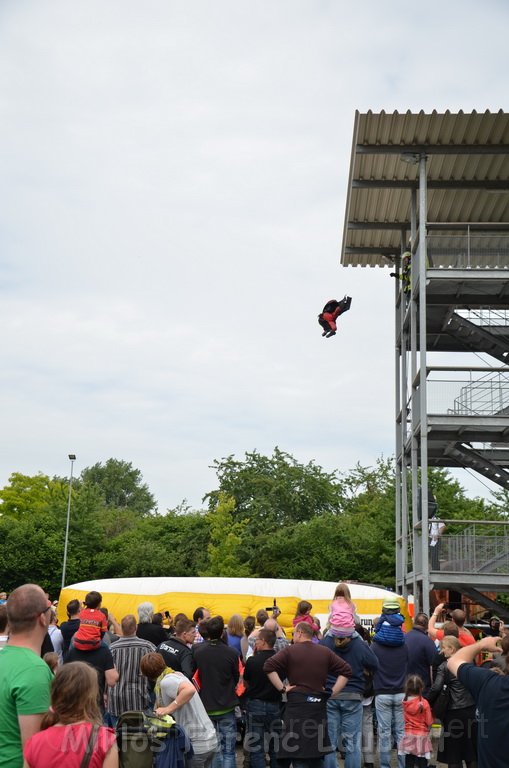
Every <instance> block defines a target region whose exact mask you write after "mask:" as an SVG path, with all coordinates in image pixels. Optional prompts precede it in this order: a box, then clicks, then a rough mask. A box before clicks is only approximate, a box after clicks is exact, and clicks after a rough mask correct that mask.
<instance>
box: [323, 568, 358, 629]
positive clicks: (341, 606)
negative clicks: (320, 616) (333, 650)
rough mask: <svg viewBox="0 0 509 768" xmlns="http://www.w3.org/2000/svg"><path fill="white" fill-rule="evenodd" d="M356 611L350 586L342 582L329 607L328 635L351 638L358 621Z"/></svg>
mask: <svg viewBox="0 0 509 768" xmlns="http://www.w3.org/2000/svg"><path fill="white" fill-rule="evenodd" d="M356 611H357V609H356V607H355V605H354V603H353V602H352V596H351V594H350V589H349V587H348V584H345V583H344V582H343V581H342V582H340V583H339V584H338V585H337V587H336V589H335V591H334V599H333V601H332V603H331V604H330V606H329V621H328V626H329V629H328V634H329V635H330V636H332V637H351V636H352V635H353V634H354V632H355V623H356V621H357V620H358V617H357V616H356Z"/></svg>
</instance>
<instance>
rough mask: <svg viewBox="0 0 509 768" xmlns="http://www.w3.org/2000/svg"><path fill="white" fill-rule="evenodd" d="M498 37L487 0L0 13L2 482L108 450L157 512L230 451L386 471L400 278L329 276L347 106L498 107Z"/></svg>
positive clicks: (118, 3)
mask: <svg viewBox="0 0 509 768" xmlns="http://www.w3.org/2000/svg"><path fill="white" fill-rule="evenodd" d="M508 28H509V4H508V3H507V2H506V1H505V0H500V1H499V2H497V1H496V0H485V2H483V3H479V2H478V1H475V2H473V1H472V2H471V1H469V0H450V1H449V2H447V3H444V2H442V1H441V2H436V1H435V0H430V2H428V3H426V4H425V6H420V7H419V8H418V9H417V8H416V7H415V6H412V5H411V4H409V3H408V2H402V1H400V0H391V2H388V3H380V2H379V0H376V1H375V0H365V2H363V3H350V2H346V0H345V2H340V0H337V2H332V1H331V0H329V1H328V2H327V1H326V0H308V1H307V2H304V1H302V0H284V1H283V0H281V1H279V2H278V0H270V2H269V0H258V1H256V0H249V1H247V0H207V1H203V2H195V1H192V0H189V1H188V2H180V3H176V2H172V0H144V2H141V0H73V2H69V0H46V2H41V0H2V2H1V3H0V238H1V240H0V291H1V295H0V323H1V350H0V354H1V365H0V388H1V390H0V397H1V402H2V418H1V421H2V424H1V434H2V439H1V455H0V485H4V484H5V483H7V481H8V478H9V475H10V474H11V473H12V472H14V471H19V472H23V473H26V474H35V473H36V472H38V471H41V472H44V473H47V474H49V475H53V474H58V475H66V474H68V471H69V462H68V459H67V454H68V453H70V452H74V453H76V455H77V457H78V458H77V462H76V465H75V473H76V474H79V473H80V472H81V470H82V469H83V468H84V467H86V466H90V465H92V464H94V463H96V462H98V461H101V462H103V461H105V460H107V459H108V458H109V457H114V458H118V459H124V460H126V461H131V462H132V463H133V465H134V466H136V467H138V468H139V469H140V470H141V472H142V473H143V476H144V479H145V481H146V482H147V483H148V485H149V487H150V489H151V491H152V492H153V493H154V495H155V496H156V498H157V500H158V504H159V509H160V510H161V511H164V510H165V509H167V508H172V507H175V506H176V505H178V504H179V503H180V502H181V501H182V500H183V499H187V500H188V502H189V503H190V504H191V505H192V506H194V507H200V506H201V498H202V496H203V495H204V494H205V493H206V492H207V491H209V490H212V489H213V488H214V487H216V482H215V475H214V473H213V472H212V470H211V469H210V468H209V467H210V464H211V463H212V461H213V460H214V459H218V458H221V457H223V456H227V455H229V454H235V455H236V456H237V457H239V458H240V457H242V456H243V454H244V452H245V451H251V450H254V449H256V450H258V451H260V452H262V453H271V452H272V450H273V448H274V446H276V445H277V446H279V447H280V448H281V449H282V450H285V451H287V452H289V453H291V454H293V455H294V456H295V458H296V459H298V460H299V461H302V462H307V461H309V460H311V459H315V460H316V462H317V463H318V464H320V465H322V466H323V467H325V468H326V469H327V470H332V469H335V468H339V469H340V470H348V469H350V468H351V467H353V466H354V465H355V464H356V462H357V461H359V462H361V464H364V465H370V464H373V463H374V462H375V460H376V458H377V457H378V456H381V455H382V454H383V455H386V456H388V455H391V454H392V453H393V450H394V426H393V421H394V419H393V411H394V406H393V385H394V353H393V349H394V340H393V327H394V322H393V310H392V304H393V290H394V284H393V281H392V280H391V279H390V277H389V275H388V272H389V270H388V269H386V270H360V269H351V268H349V269H342V268H341V267H340V266H339V257H340V244H341V236H342V225H343V218H344V209H345V198H346V192H347V180H348V171H349V162H350V150H351V143H352V131H353V122H354V113H355V110H356V109H359V110H360V111H361V112H364V111H367V110H368V109H371V110H373V111H375V112H377V111H380V110H382V109H385V110H386V111H392V110H398V111H405V110H407V109H410V110H412V111H418V110H420V109H424V110H425V111H427V112H429V111H431V110H433V109H436V110H438V111H444V110H446V109H449V110H451V111H458V110H459V109H463V110H465V111H470V110H472V109H477V110H481V111H482V110H485V109H489V110H491V111H496V110H498V109H501V108H502V109H507V107H508V104H507V87H508V86H507V53H506V51H507V29H508ZM345 293H348V294H350V295H351V296H353V304H352V309H351V310H350V312H349V313H348V314H346V315H345V316H344V318H342V320H341V321H340V331H339V333H338V335H337V336H336V337H335V338H333V339H330V340H324V339H322V338H321V335H320V328H319V326H318V324H317V322H316V316H317V314H318V312H319V311H320V310H321V308H322V306H323V304H324V302H325V301H326V300H327V299H329V298H332V297H337V298H341V297H342V296H343V295H344V294H345ZM466 485H468V482H467V483H466ZM474 491H475V492H477V493H479V494H482V492H483V487H482V486H481V485H479V486H476V487H475V488H474Z"/></svg>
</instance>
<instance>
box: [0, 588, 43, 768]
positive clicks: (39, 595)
mask: <svg viewBox="0 0 509 768" xmlns="http://www.w3.org/2000/svg"><path fill="white" fill-rule="evenodd" d="M50 608H51V603H49V601H48V599H47V598H46V596H45V594H44V592H43V591H42V589H41V588H40V587H38V586H37V585H36V584H24V585H23V586H21V587H18V588H17V589H15V590H14V592H12V593H11V594H10V595H9V599H8V600H7V621H8V625H9V641H8V643H7V645H5V646H4V647H3V648H2V650H0V712H1V713H2V718H1V726H0V768H22V766H23V746H24V744H25V742H26V741H27V740H28V739H29V738H30V736H32V734H34V733H37V731H38V730H39V728H40V725H41V720H42V717H43V715H44V713H45V712H46V711H47V710H48V708H49V705H50V688H51V680H52V674H51V671H50V668H49V667H48V665H47V664H46V663H45V662H44V661H43V660H42V659H41V645H42V641H43V639H44V637H45V635H46V632H47V631H48V625H49V622H50V615H51V614H50Z"/></svg>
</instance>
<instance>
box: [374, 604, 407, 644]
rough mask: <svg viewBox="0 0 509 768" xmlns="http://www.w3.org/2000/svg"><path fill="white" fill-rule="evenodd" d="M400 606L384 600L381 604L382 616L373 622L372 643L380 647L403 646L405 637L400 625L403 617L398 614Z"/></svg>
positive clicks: (403, 619)
mask: <svg viewBox="0 0 509 768" xmlns="http://www.w3.org/2000/svg"><path fill="white" fill-rule="evenodd" d="M400 610H401V608H400V604H399V602H398V601H397V600H396V598H394V599H393V600H391V599H389V600H384V602H383V603H382V615H381V616H380V618H379V619H377V621H376V622H375V634H374V637H373V641H374V642H375V643H380V645H392V646H396V645H403V643H404V642H405V635H404V632H403V629H402V625H403V623H404V621H405V617H404V616H403V615H402V614H401V613H400Z"/></svg>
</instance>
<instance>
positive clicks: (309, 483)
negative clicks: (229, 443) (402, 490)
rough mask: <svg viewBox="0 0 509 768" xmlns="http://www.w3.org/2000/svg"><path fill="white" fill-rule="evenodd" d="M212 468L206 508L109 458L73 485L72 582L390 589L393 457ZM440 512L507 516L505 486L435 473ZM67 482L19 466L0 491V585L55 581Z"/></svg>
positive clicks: (53, 584)
mask: <svg viewBox="0 0 509 768" xmlns="http://www.w3.org/2000/svg"><path fill="white" fill-rule="evenodd" d="M213 468H214V470H215V473H216V477H217V487H216V488H214V489H213V490H211V491H210V492H209V493H207V494H206V496H205V497H204V499H203V505H204V506H203V508H202V509H199V510H193V509H190V508H188V507H187V506H186V504H185V503H183V504H182V505H180V506H179V507H178V508H176V509H169V510H167V511H165V512H164V513H161V512H160V511H158V509H157V503H156V500H155V498H154V496H153V495H152V494H151V492H150V490H149V488H148V486H147V485H146V484H145V483H144V482H143V477H142V474H141V472H140V470H138V469H136V468H134V467H133V466H132V464H131V463H129V462H127V461H123V460H118V459H113V458H112V459H109V460H108V461H106V462H105V463H104V464H101V463H98V464H95V465H94V466H92V467H88V468H86V469H84V470H83V472H82V473H81V475H80V476H79V477H78V478H76V479H75V480H74V481H73V486H72V501H71V521H70V529H69V545H68V554H67V567H66V582H67V583H68V584H72V583H76V582H79V581H86V580H88V579H99V578H113V577H141V576H254V577H274V578H294V579H300V578H302V579H323V580H327V581H335V580H339V579H350V580H357V581H362V582H367V583H372V584H380V585H382V586H386V587H389V588H393V587H394V568H395V563H394V559H395V553H394V538H395V532H394V526H395V522H394V503H395V491H394V465H393V461H392V460H391V459H384V458H380V459H379V460H378V461H377V462H376V465H375V466H373V467H362V466H360V465H357V466H356V467H354V468H353V469H351V470H349V471H346V472H341V471H339V470H337V471H334V472H326V471H325V470H324V469H323V468H322V467H320V466H318V465H317V464H316V463H315V462H313V461H312V462H309V463H307V464H302V463H300V462H298V461H297V460H296V459H295V458H294V457H293V456H291V455H290V454H288V453H285V452H283V451H281V450H280V449H279V448H275V449H274V451H273V453H272V455H271V456H264V455H262V454H260V453H258V452H257V451H252V452H247V453H246V454H245V455H244V457H243V458H242V459H236V458H235V457H234V456H228V457H225V458H222V459H219V460H216V461H215V462H214V464H213ZM429 483H430V487H431V488H432V489H433V493H434V495H435V497H436V499H437V501H438V504H439V510H440V515H441V516H442V517H445V518H457V519H462V518H463V519H465V518H468V519H479V520H481V519H505V513H504V510H505V508H507V503H506V502H507V499H506V494H505V493H501V494H500V495H498V496H497V495H495V496H494V497H493V500H492V501H486V500H484V499H480V498H475V499H470V498H467V496H466V495H465V492H464V490H463V489H462V487H461V486H460V484H459V483H458V482H457V480H455V479H454V478H453V477H452V476H451V475H450V473H449V472H448V471H447V470H444V469H431V470H430V474H429ZM68 490H69V480H68V478H65V477H52V478H50V477H48V476H47V475H44V474H37V475H35V476H27V475H23V474H21V473H19V472H14V473H13V474H12V475H11V477H10V479H9V483H8V484H7V485H6V486H5V487H4V488H3V489H2V490H1V491H0V542H1V543H2V546H1V551H0V585H1V587H2V589H6V590H7V591H9V590H11V589H13V588H14V587H15V586H17V585H18V584H22V583H25V582H36V583H38V584H40V585H41V586H42V587H43V588H44V589H46V590H47V591H48V592H49V593H50V595H51V596H52V597H57V596H58V593H59V589H60V582H61V574H62V560H63V549H64V536H65V524H66V517H67V503H68Z"/></svg>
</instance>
